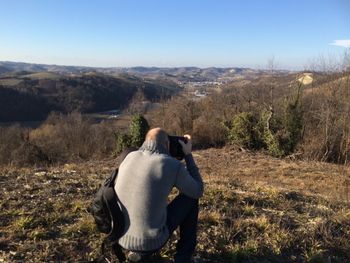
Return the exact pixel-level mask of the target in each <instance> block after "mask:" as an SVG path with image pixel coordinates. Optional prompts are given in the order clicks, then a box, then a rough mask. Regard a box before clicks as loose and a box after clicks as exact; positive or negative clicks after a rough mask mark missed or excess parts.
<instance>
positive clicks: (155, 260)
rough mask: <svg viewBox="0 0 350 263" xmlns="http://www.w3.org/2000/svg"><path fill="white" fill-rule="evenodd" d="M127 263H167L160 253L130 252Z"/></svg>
mask: <svg viewBox="0 0 350 263" xmlns="http://www.w3.org/2000/svg"><path fill="white" fill-rule="evenodd" d="M127 262H130V263H163V262H164V263H165V262H166V261H163V260H162V257H161V256H160V255H159V253H140V252H132V251H131V252H129V254H128V256H127Z"/></svg>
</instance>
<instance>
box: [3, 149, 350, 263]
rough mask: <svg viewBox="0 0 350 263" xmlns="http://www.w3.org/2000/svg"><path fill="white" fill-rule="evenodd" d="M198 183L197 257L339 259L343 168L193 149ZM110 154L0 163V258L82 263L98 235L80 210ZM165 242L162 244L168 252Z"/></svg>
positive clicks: (344, 227)
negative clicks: (40, 164)
mask: <svg viewBox="0 0 350 263" xmlns="http://www.w3.org/2000/svg"><path fill="white" fill-rule="evenodd" d="M195 158H196V160H197V163H198V166H199V167H200V169H201V172H202V174H203V177H204V179H205V182H206V191H205V196H204V197H203V198H202V199H201V202H200V206H201V212H200V215H199V230H198V247H197V250H198V255H199V256H200V257H202V258H204V259H205V261H206V262H349V261H350V244H349V240H350V203H349V191H348V187H349V183H348V182H349V180H350V178H349V169H348V168H347V167H344V166H337V165H330V164H322V163H307V162H300V161H292V160H279V159H273V158H271V157H266V156H265V155H263V154H251V153H242V152H237V151H234V150H233V149H230V148H224V149H209V150H203V151H197V152H195ZM115 165H116V163H115V160H112V159H110V160H104V161H94V162H84V163H80V164H69V165H68V164H67V165H62V166H56V167H51V168H48V169H46V170H33V169H24V168H23V169H17V168H11V167H4V168H2V169H0V186H1V190H2V191H1V192H0V199H1V203H0V207H1V212H0V260H2V261H4V262H49V261H56V262H57V261H66V262H86V261H91V260H94V259H96V258H97V257H98V256H99V245H100V242H101V240H102V235H100V234H99V233H98V232H97V231H96V229H95V226H94V224H93V220H92V218H91V216H90V214H89V212H88V208H89V205H90V202H91V199H92V197H93V195H94V193H95V192H96V190H97V188H98V185H99V183H100V181H101V180H102V179H103V178H104V177H106V176H107V175H108V174H109V173H110V171H111V169H112V167H114V166H115ZM173 251H174V244H169V245H167V246H166V247H165V248H164V249H163V252H162V253H163V254H167V255H171V254H172V253H173Z"/></svg>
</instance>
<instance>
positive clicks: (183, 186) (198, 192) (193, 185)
mask: <svg viewBox="0 0 350 263" xmlns="http://www.w3.org/2000/svg"><path fill="white" fill-rule="evenodd" d="M185 161H186V167H187V169H186V167H185V166H184V165H183V164H180V168H179V170H178V173H177V177H176V182H175V187H176V188H177V189H179V191H180V192H181V193H183V194H184V195H187V196H189V197H192V198H194V199H199V198H200V197H201V196H202V195H203V188H204V186H203V180H202V177H201V175H200V173H199V170H198V167H197V165H196V163H195V162H194V159H193V157H192V154H188V155H186V156H185Z"/></svg>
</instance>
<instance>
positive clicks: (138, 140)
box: [130, 114, 149, 147]
mask: <svg viewBox="0 0 350 263" xmlns="http://www.w3.org/2000/svg"><path fill="white" fill-rule="evenodd" d="M148 130H149V125H148V122H147V120H146V119H145V118H144V117H143V116H142V115H140V114H136V115H134V116H133V117H132V119H131V123H130V143H131V146H133V147H140V146H141V145H142V143H143V141H144V140H145V137H146V134H147V132H148Z"/></svg>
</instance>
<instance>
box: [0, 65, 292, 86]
mask: <svg viewBox="0 0 350 263" xmlns="http://www.w3.org/2000/svg"><path fill="white" fill-rule="evenodd" d="M45 71H47V72H53V73H59V74H70V75H76V74H84V73H85V74H86V73H89V72H98V73H104V74H108V75H121V74H130V75H136V76H140V77H147V78H167V79H173V80H175V81H180V82H186V81H214V80H218V79H219V80H220V79H221V80H222V81H225V80H226V81H230V80H231V79H232V78H234V77H237V75H243V76H245V75H259V74H266V73H268V71H266V70H258V69H251V68H240V67H229V68H217V67H209V68H199V67H141V66H140V67H106V68H103V67H84V66H58V65H46V64H31V63H24V62H10V61H0V77H1V76H2V75H3V74H9V73H10V72H28V73H30V72H45ZM276 72H279V73H288V71H283V70H280V71H276Z"/></svg>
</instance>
